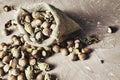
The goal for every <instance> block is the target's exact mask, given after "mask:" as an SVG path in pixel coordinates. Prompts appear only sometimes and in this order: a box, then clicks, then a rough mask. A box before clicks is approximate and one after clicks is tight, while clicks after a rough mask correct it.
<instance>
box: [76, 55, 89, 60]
mask: <svg viewBox="0 0 120 80" xmlns="http://www.w3.org/2000/svg"><path fill="white" fill-rule="evenodd" d="M78 58H79V59H80V60H85V59H86V58H87V56H86V54H78Z"/></svg>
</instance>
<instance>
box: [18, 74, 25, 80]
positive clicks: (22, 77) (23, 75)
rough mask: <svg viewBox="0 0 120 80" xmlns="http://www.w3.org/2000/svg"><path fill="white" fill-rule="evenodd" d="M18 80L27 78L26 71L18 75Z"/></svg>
mask: <svg viewBox="0 0 120 80" xmlns="http://www.w3.org/2000/svg"><path fill="white" fill-rule="evenodd" d="M17 80H26V79H25V74H24V73H21V74H19V75H18V76H17Z"/></svg>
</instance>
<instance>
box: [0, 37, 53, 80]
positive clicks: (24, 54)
mask: <svg viewBox="0 0 120 80" xmlns="http://www.w3.org/2000/svg"><path fill="white" fill-rule="evenodd" d="M11 40H12V43H10V44H7V43H5V42H2V43H1V44H0V77H3V76H5V75H8V77H7V78H8V80H33V79H35V80H51V76H50V74H49V73H46V72H47V71H50V70H51V67H50V65H49V64H48V63H45V62H43V60H44V59H45V58H47V57H48V56H50V55H51V52H52V51H51V49H50V47H45V48H38V47H35V46H31V45H29V44H27V43H26V42H25V41H24V39H23V37H22V36H17V35H13V36H11Z"/></svg>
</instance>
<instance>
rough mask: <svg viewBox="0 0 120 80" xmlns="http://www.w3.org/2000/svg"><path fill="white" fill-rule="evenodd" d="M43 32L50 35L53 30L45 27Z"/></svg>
mask: <svg viewBox="0 0 120 80" xmlns="http://www.w3.org/2000/svg"><path fill="white" fill-rule="evenodd" d="M42 33H43V34H44V35H45V36H48V37H49V36H50V35H51V33H52V31H51V29H49V28H44V29H43V31H42Z"/></svg>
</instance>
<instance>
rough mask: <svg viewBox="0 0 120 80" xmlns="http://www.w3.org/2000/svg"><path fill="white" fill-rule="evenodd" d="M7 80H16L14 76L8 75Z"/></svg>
mask: <svg viewBox="0 0 120 80" xmlns="http://www.w3.org/2000/svg"><path fill="white" fill-rule="evenodd" d="M7 80H17V78H16V76H13V75H9V76H8V79H7Z"/></svg>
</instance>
